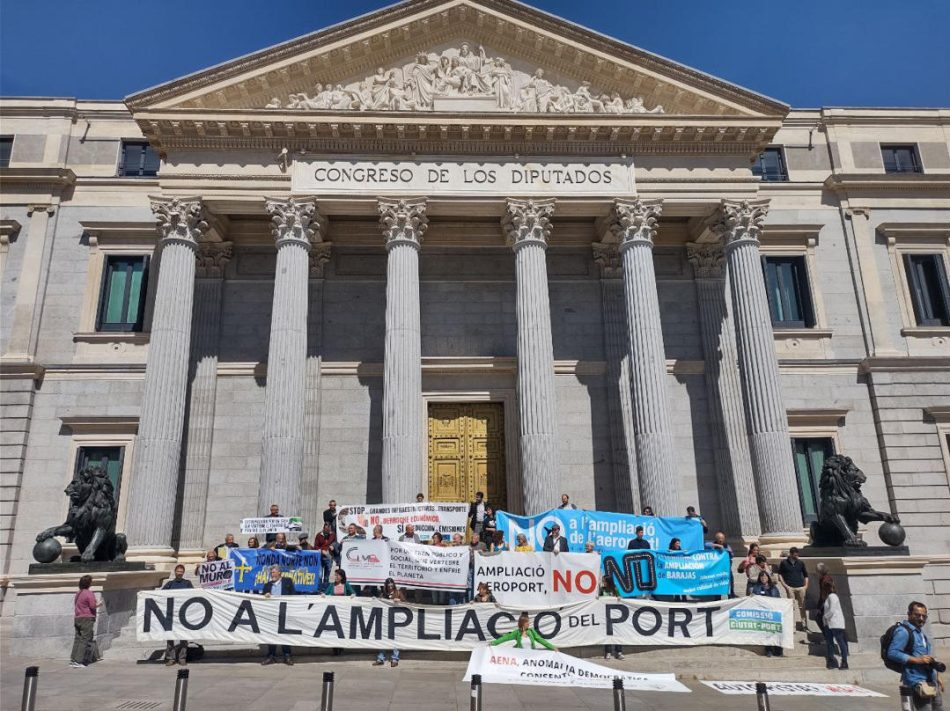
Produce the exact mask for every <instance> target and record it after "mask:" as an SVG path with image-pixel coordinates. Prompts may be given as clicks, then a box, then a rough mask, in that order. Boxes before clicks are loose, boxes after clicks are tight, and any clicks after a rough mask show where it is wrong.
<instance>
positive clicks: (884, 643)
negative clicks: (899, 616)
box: [881, 620, 914, 674]
mask: <svg viewBox="0 0 950 711" xmlns="http://www.w3.org/2000/svg"><path fill="white" fill-rule="evenodd" d="M898 627H903V628H904V629H906V630H907V644H906V645H905V647H904V654H913V652H914V632H913V630H912V629H910V627H909V626H908V625H907V624H906V623H905V622H904V621H903V620H902V621H900V622H895V623H894V624H893V625H891V626H890V627H888V628H887V630H886V631H885V632H884V634H882V635H881V659H882V660H883V662H884V666H886V667H887V668H888V669H890V670H891V671H895V672H897V673H898V674H902V673H903V672H904V665H903V664H900V663H898V662H895V661H893V660H891V659H890V658H889V657H888V656H887V650H888V649H890V648H891V642H893V641H894V633H895V632H897V628H898Z"/></svg>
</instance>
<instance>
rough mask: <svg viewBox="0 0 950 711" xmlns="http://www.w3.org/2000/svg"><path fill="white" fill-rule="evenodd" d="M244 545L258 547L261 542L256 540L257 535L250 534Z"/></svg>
mask: <svg viewBox="0 0 950 711" xmlns="http://www.w3.org/2000/svg"><path fill="white" fill-rule="evenodd" d="M244 547H245V548H260V547H261V542H260V541H259V540H257V536H251V537H250V538H248V539H247V545H246V546H244Z"/></svg>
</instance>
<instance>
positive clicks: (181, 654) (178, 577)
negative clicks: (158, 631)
mask: <svg viewBox="0 0 950 711" xmlns="http://www.w3.org/2000/svg"><path fill="white" fill-rule="evenodd" d="M193 587H195V586H194V585H192V584H191V581H190V580H185V566H183V565H176V566H175V577H174V578H172V579H171V580H169V581H168V582H167V583H165V584H164V585H162V590H188V589H190V588H193ZM187 653H188V642H187V641H186V640H168V641H167V642H165V666H166V667H173V666H175V665H176V664H181V665H182V666H185V665H186V664H188V658H187V657H188V654H187Z"/></svg>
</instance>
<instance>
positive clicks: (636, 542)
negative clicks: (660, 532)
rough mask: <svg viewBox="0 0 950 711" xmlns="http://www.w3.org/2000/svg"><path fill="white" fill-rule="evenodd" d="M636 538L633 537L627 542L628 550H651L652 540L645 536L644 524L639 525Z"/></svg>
mask: <svg viewBox="0 0 950 711" xmlns="http://www.w3.org/2000/svg"><path fill="white" fill-rule="evenodd" d="M635 532H636V534H637V537H636V538H631V539H630V542H629V543H628V544H627V550H649V548H650V541H648V540H647V539H646V538H644V537H643V526H637V528H636V531H635Z"/></svg>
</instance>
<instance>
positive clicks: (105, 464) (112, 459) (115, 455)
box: [74, 447, 125, 501]
mask: <svg viewBox="0 0 950 711" xmlns="http://www.w3.org/2000/svg"><path fill="white" fill-rule="evenodd" d="M124 459H125V447H79V448H78V449H77V450H76V471H75V474H74V476H75V475H78V474H79V472H80V471H82V470H83V469H85V468H86V467H88V466H93V467H95V466H100V467H102V468H103V469H105V470H106V474H108V475H109V480H110V481H111V482H112V488H113V490H114V491H113V494H114V495H115V500H116V501H118V500H119V487H120V485H121V484H122V461H123V460H124Z"/></svg>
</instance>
